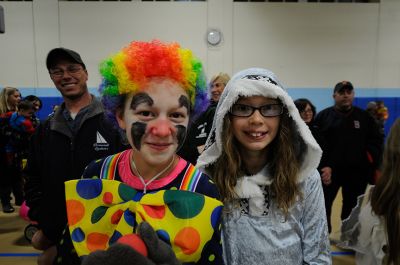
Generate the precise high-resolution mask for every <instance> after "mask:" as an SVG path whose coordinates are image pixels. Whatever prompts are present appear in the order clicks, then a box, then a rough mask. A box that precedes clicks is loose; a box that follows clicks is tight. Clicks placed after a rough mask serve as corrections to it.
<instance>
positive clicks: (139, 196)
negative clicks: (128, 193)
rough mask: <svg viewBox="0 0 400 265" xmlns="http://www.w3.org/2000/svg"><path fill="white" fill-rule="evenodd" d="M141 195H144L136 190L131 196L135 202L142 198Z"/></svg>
mask: <svg viewBox="0 0 400 265" xmlns="http://www.w3.org/2000/svg"><path fill="white" fill-rule="evenodd" d="M143 195H144V194H143V192H140V191H138V192H137V193H136V194H135V196H134V197H133V201H135V202H138V201H140V199H142V197H143Z"/></svg>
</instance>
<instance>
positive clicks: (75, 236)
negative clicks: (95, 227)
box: [71, 227, 85, 242]
mask: <svg viewBox="0 0 400 265" xmlns="http://www.w3.org/2000/svg"><path fill="white" fill-rule="evenodd" d="M71 238H72V241H75V242H82V241H83V240H84V239H85V233H84V232H83V231H82V229H80V228H79V227H78V228H75V229H74V231H72V233H71Z"/></svg>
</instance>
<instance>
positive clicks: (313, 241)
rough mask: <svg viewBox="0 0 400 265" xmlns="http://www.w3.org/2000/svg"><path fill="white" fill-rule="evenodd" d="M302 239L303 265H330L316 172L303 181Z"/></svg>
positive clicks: (325, 226)
mask: <svg viewBox="0 0 400 265" xmlns="http://www.w3.org/2000/svg"><path fill="white" fill-rule="evenodd" d="M305 181H306V182H307V183H306V186H305V189H304V193H303V196H304V198H303V200H304V212H303V218H302V224H303V228H304V238H303V239H302V248H303V258H304V261H303V263H304V264H310V265H317V264H319V265H321V264H332V260H331V256H330V251H329V249H330V245H329V237H328V236H329V234H328V226H327V221H326V212H325V201H324V194H323V192H322V185H321V179H320V177H319V173H318V171H315V172H314V174H313V175H312V176H310V177H309V178H308V179H307V180H305Z"/></svg>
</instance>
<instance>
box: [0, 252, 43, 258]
mask: <svg viewBox="0 0 400 265" xmlns="http://www.w3.org/2000/svg"><path fill="white" fill-rule="evenodd" d="M39 255H40V253H0V258H1V257H37V256H39Z"/></svg>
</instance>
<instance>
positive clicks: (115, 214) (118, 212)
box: [111, 209, 124, 225]
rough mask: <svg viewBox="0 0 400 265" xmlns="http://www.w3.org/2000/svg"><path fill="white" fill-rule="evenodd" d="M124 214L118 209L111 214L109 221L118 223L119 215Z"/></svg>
mask: <svg viewBox="0 0 400 265" xmlns="http://www.w3.org/2000/svg"><path fill="white" fill-rule="evenodd" d="M123 214H124V211H122V210H121V209H119V210H118V211H116V212H115V213H114V214H113V215H112V216H111V223H112V224H113V225H115V224H118V222H119V220H121V216H122V215H123Z"/></svg>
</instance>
